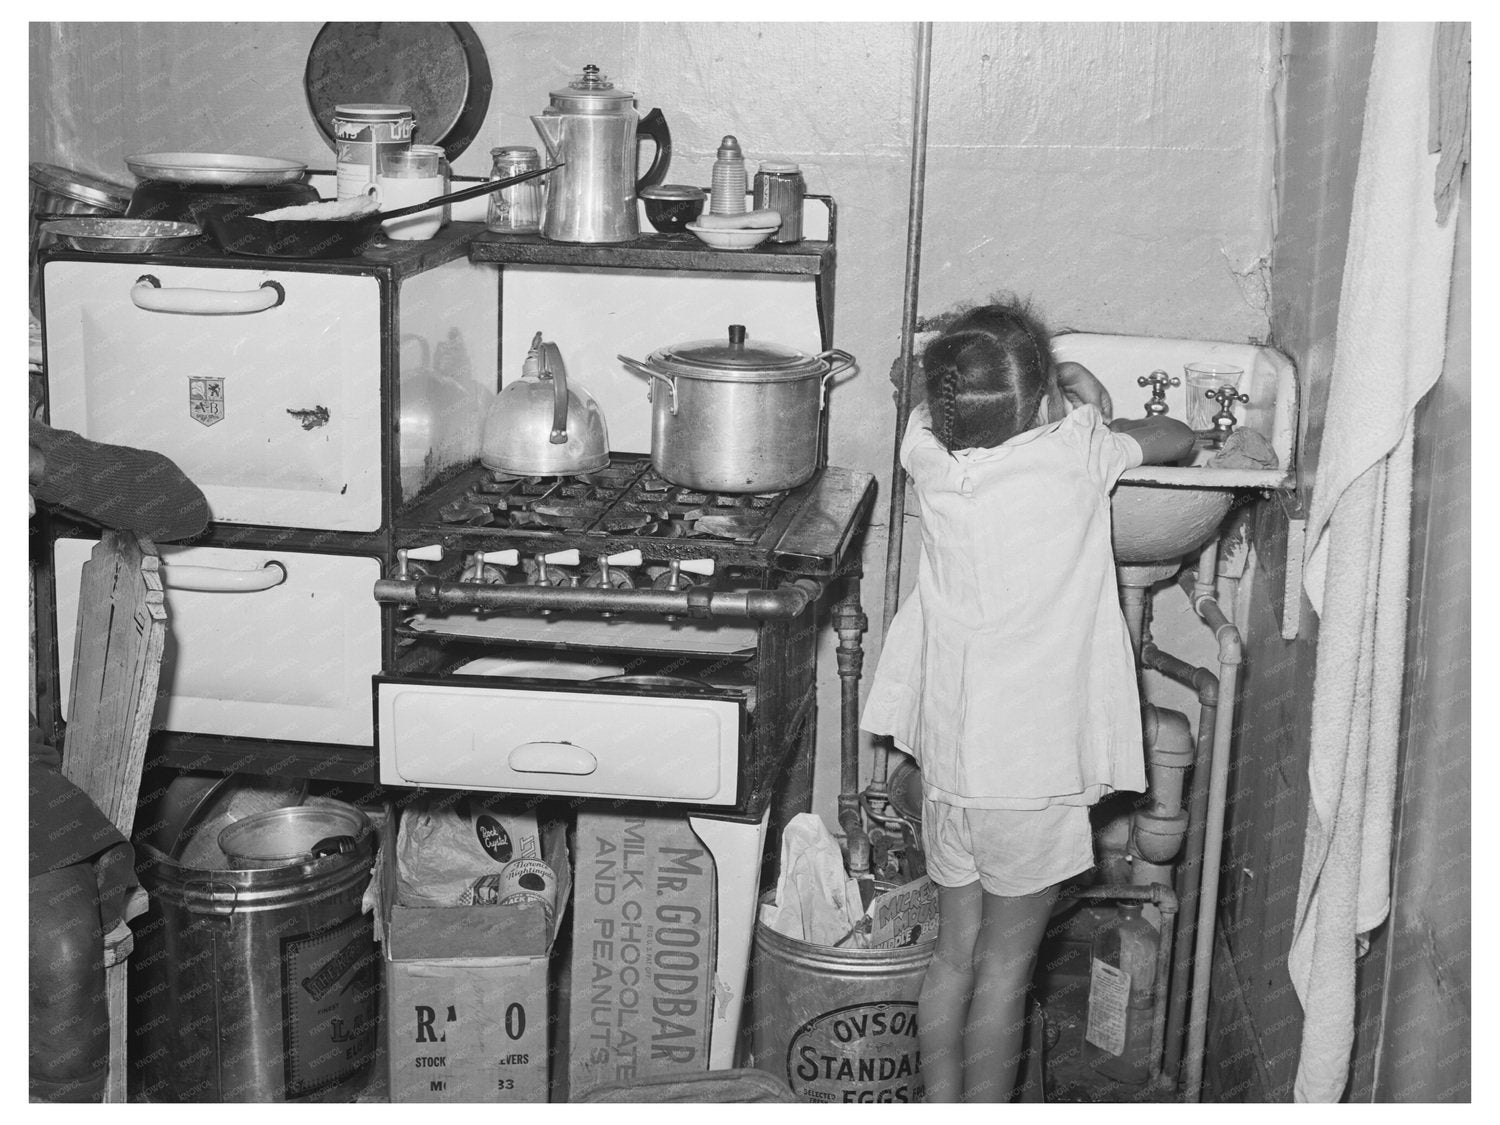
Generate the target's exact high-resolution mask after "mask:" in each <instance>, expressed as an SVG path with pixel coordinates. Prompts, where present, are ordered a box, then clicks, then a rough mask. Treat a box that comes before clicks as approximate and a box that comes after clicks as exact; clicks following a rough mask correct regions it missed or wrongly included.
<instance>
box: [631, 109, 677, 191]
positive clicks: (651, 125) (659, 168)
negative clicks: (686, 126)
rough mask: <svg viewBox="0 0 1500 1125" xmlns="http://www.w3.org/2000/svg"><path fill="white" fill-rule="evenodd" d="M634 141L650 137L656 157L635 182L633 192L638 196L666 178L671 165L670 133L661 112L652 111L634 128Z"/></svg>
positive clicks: (657, 110)
mask: <svg viewBox="0 0 1500 1125" xmlns="http://www.w3.org/2000/svg"><path fill="white" fill-rule="evenodd" d="M635 135H636V139H637V140H639V139H640V138H641V137H650V138H651V140H653V141H655V142H656V155H654V156H653V157H652V158H651V167H649V168H647V169H646V174H645V175H644V176H642V177H641V178H640V179H639V180H637V181H636V185H635V191H636V194H637V195H639V194H640V193H641V192H642V191H644V190H645V189H646V188H648V187H655V186H656V185H657V184H659V183H661V182H662V181H663V180H665V179H666V178H667V167H668V166H669V165H670V164H671V163H672V132H671V130H670V129H668V128H667V119H666V117H664V116H663V115H662V112H661V110H659V109H653V110H652V111H651V112H650V113H648V114H646V116H645V117H643V118H641V121H640V124H638V125H637V126H636V127H635Z"/></svg>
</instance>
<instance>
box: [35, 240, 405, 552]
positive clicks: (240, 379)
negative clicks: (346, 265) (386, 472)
mask: <svg viewBox="0 0 1500 1125" xmlns="http://www.w3.org/2000/svg"><path fill="white" fill-rule="evenodd" d="M148 275H149V277H150V278H151V279H154V281H155V284H153V283H152V281H151V280H146V281H143V280H141V279H142V277H144V276H148ZM44 285H45V293H46V350H47V380H48V398H49V411H50V412H49V420H50V421H51V423H52V424H53V425H54V426H57V427H59V428H61V429H65V430H74V431H77V432H78V433H81V434H83V435H84V436H85V437H89V438H93V439H95V440H96V441H105V442H111V443H115V444H119V445H131V446H137V447H140V448H143V449H154V450H156V451H158V452H160V453H165V454H166V455H167V456H168V457H170V458H172V460H173V461H175V462H177V464H178V465H179V466H180V467H181V468H182V470H183V472H185V473H186V474H187V475H188V476H189V477H190V478H191V479H192V480H193V481H195V482H196V483H197V484H198V486H199V487H200V488H202V489H203V492H204V495H206V496H207V498H208V503H209V507H210V509H211V510H212V512H213V518H214V519H215V520H218V521H220V522H223V523H241V524H261V525H267V526H275V527H307V528H321V529H325V530H329V531H373V530H376V529H377V528H379V526H380V384H381V378H380V373H381V369H380V363H381V349H380V289H379V283H378V282H377V280H376V279H375V278H374V277H370V276H366V275H352V274H328V273H317V272H298V271H288V270H279V271H278V270H264V269H257V268H247V269H227V268H223V267H218V268H214V267H204V266H199V267H190V266H163V265H158V264H151V265H141V264H132V263H128V262H76V261H57V262H48V263H47V264H46V266H45V269H44ZM278 287H279V292H278Z"/></svg>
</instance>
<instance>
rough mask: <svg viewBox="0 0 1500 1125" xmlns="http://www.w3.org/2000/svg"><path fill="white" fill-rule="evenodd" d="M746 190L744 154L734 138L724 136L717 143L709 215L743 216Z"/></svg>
mask: <svg viewBox="0 0 1500 1125" xmlns="http://www.w3.org/2000/svg"><path fill="white" fill-rule="evenodd" d="M748 190H749V184H748V183H747V182H746V179H745V154H744V153H742V152H741V151H740V142H739V141H738V140H737V139H736V138H735V137H734V136H732V135H731V136H726V137H725V138H724V139H723V140H722V141H720V142H719V151H718V158H717V159H716V160H715V161H714V167H713V182H712V184H710V187H709V193H708V210H709V213H710V214H712V215H743V214H744V213H745V193H746V192H747V191H748Z"/></svg>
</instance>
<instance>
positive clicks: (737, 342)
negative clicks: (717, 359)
mask: <svg viewBox="0 0 1500 1125" xmlns="http://www.w3.org/2000/svg"><path fill="white" fill-rule="evenodd" d="M729 346H730V347H731V348H735V349H736V350H738V349H742V348H744V346H745V326H744V325H743V324H731V325H730V326H729Z"/></svg>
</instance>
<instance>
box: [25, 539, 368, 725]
mask: <svg viewBox="0 0 1500 1125" xmlns="http://www.w3.org/2000/svg"><path fill="white" fill-rule="evenodd" d="M95 542H96V540H92V539H59V540H57V543H56V545H55V549H54V555H53V559H54V564H55V568H56V569H55V574H56V581H57V620H58V626H59V628H58V667H59V668H60V669H61V672H62V675H61V677H60V679H61V681H62V689H63V714H65V715H66V714H67V707H68V696H67V692H68V689H69V681H70V680H71V678H72V677H71V674H70V670H71V668H72V666H73V634H74V625H73V623H74V622H76V621H77V620H78V582H79V576H80V573H81V572H82V569H83V564H84V563H85V562H86V561H87V560H88V557H89V552H90V551H92V550H93V548H94V544H95ZM158 551H159V552H160V553H161V560H162V566H161V573H162V576H163V586H164V588H165V595H166V603H167V628H168V631H169V636H168V640H167V646H166V654H165V656H164V658H163V661H162V674H161V690H163V691H164V692H169V693H170V694H169V695H168V696H167V699H166V701H165V706H164V707H162V708H159V709H158V712H157V726H158V727H160V728H162V729H165V730H171V731H182V732H194V733H200V734H224V735H235V736H238V737H243V738H266V739H275V740H277V741H290V742H326V743H334V744H341V745H353V746H371V745H373V744H374V738H373V732H372V730H371V705H370V682H371V677H372V676H373V675H374V674H375V673H377V672H378V671H380V607H379V605H378V604H377V603H376V601H375V599H374V598H372V597H371V596H370V591H371V589H373V588H374V585H375V581H376V580H377V579H378V578H379V577H380V563H379V562H378V561H377V560H376V559H373V558H366V557H360V556H348V555H318V554H308V553H303V552H299V551H288V550H283V549H281V548H276V549H274V550H260V549H246V548H239V547H235V548H227V547H170V546H164V547H159V548H158Z"/></svg>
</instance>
